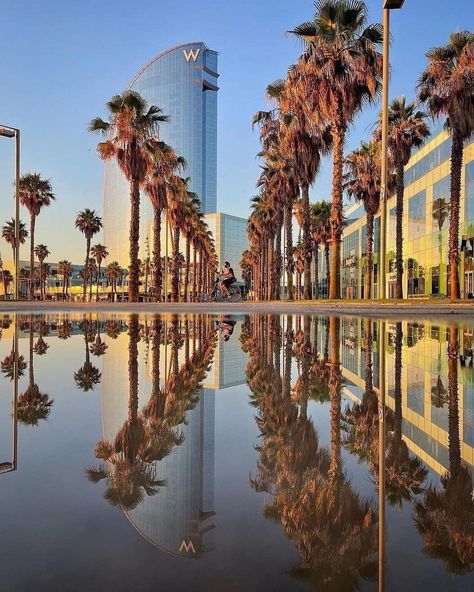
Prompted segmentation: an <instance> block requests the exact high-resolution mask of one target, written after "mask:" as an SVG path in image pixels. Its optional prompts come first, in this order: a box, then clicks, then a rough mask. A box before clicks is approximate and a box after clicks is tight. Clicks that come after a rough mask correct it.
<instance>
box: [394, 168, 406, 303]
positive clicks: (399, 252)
mask: <svg viewBox="0 0 474 592" xmlns="http://www.w3.org/2000/svg"><path fill="white" fill-rule="evenodd" d="M404 193H405V179H404V167H403V164H402V163H401V162H397V222H396V225H397V228H396V237H395V241H396V260H395V266H396V272H397V289H396V294H397V298H400V299H401V298H403V195H404Z"/></svg>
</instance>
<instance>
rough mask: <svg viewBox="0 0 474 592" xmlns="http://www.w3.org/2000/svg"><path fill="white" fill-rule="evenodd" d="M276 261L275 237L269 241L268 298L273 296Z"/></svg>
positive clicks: (270, 298)
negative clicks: (274, 257)
mask: <svg viewBox="0 0 474 592" xmlns="http://www.w3.org/2000/svg"><path fill="white" fill-rule="evenodd" d="M273 266H274V261H273V237H271V238H269V239H268V243H267V270H268V281H267V300H272V298H273V276H274V270H273Z"/></svg>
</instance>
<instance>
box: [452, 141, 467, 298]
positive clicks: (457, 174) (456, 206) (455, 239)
mask: <svg viewBox="0 0 474 592" xmlns="http://www.w3.org/2000/svg"><path fill="white" fill-rule="evenodd" d="M463 149H464V145H463V141H462V136H461V134H460V133H459V131H458V130H457V129H454V130H453V144H452V148H451V212H450V218H449V265H450V274H449V275H450V278H451V300H458V299H459V298H461V292H460V288H459V212H460V198H461V173H462V157H463Z"/></svg>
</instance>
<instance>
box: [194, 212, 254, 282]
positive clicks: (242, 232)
mask: <svg viewBox="0 0 474 592" xmlns="http://www.w3.org/2000/svg"><path fill="white" fill-rule="evenodd" d="M205 218H206V222H207V224H208V226H209V230H210V231H211V232H212V236H213V237H214V241H215V244H216V251H217V257H218V260H219V265H220V266H221V267H222V266H223V265H224V261H228V262H229V263H230V265H231V267H232V268H233V270H234V273H235V276H236V277H237V279H240V276H241V269H240V260H241V258H242V253H243V252H244V251H245V249H248V246H249V243H248V238H247V220H246V219H245V218H239V217H238V216H230V215H229V214H222V213H217V214H208V215H207V216H206V217H205Z"/></svg>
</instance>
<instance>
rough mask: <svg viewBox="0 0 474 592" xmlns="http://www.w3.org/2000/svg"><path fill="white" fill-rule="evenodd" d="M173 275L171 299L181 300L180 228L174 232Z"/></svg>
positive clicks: (174, 300)
mask: <svg viewBox="0 0 474 592" xmlns="http://www.w3.org/2000/svg"><path fill="white" fill-rule="evenodd" d="M172 271H173V275H172V279H171V300H172V301H173V302H179V228H178V227H176V228H175V229H174V234H173V270H172Z"/></svg>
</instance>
